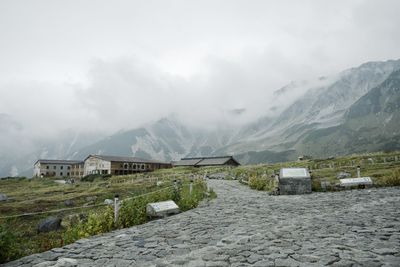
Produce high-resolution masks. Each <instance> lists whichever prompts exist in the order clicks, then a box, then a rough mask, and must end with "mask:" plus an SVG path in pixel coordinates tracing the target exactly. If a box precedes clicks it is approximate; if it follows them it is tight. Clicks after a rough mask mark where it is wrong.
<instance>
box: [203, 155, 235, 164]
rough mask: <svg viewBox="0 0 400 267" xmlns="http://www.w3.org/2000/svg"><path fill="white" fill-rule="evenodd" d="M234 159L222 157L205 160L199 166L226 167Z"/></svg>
mask: <svg viewBox="0 0 400 267" xmlns="http://www.w3.org/2000/svg"><path fill="white" fill-rule="evenodd" d="M231 158H232V157H221V158H205V159H203V160H202V161H200V162H199V163H197V165H199V166H205V165H224V164H225V163H227V162H228V161H229V160H230V159H231Z"/></svg>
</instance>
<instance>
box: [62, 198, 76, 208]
mask: <svg viewBox="0 0 400 267" xmlns="http://www.w3.org/2000/svg"><path fill="white" fill-rule="evenodd" d="M64 204H65V206H67V207H72V206H74V205H75V203H74V201H72V200H71V199H67V200H65V201H64Z"/></svg>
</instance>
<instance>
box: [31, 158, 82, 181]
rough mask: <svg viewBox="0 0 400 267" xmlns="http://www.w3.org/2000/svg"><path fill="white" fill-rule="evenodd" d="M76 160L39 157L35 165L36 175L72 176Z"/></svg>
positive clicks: (34, 172)
mask: <svg viewBox="0 0 400 267" xmlns="http://www.w3.org/2000/svg"><path fill="white" fill-rule="evenodd" d="M79 163H80V161H76V160H55V159H39V160H38V161H36V162H35V164H34V165H33V176H34V177H70V176H72V166H73V165H75V164H79Z"/></svg>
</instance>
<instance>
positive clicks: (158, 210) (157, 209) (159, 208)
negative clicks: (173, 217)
mask: <svg viewBox="0 0 400 267" xmlns="http://www.w3.org/2000/svg"><path fill="white" fill-rule="evenodd" d="M146 213H147V216H150V217H165V216H167V215H170V214H177V213H179V207H178V205H176V203H175V202H174V201H172V200H168V201H162V202H155V203H149V204H147V207H146Z"/></svg>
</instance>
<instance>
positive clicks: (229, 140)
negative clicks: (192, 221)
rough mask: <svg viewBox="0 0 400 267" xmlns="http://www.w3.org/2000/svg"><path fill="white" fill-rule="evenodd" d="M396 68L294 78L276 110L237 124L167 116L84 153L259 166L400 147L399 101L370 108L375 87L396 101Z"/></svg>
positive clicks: (368, 66)
mask: <svg viewBox="0 0 400 267" xmlns="http://www.w3.org/2000/svg"><path fill="white" fill-rule="evenodd" d="M399 69H400V60H389V61H386V62H368V63H365V64H362V65H361V66H359V67H357V68H351V69H348V70H345V71H343V72H341V73H339V74H338V75H336V76H335V77H323V78H318V79H317V80H316V81H312V82H309V81H301V82H291V83H290V84H289V85H287V86H285V87H283V88H281V89H279V90H277V91H276V92H275V93H274V96H273V97H274V98H273V99H270V100H266V102H268V103H269V102H272V103H274V104H275V105H277V106H274V110H275V111H277V112H275V115H272V116H271V115H269V116H261V117H260V118H259V119H257V120H256V121H254V122H252V123H249V124H246V125H244V126H242V127H240V128H237V127H232V128H229V127H228V128H224V129H215V130H205V129H198V128H193V127H190V126H188V125H185V124H183V123H180V122H179V121H178V120H177V119H176V118H164V119H161V120H159V121H157V122H155V123H153V124H149V125H147V126H145V127H141V128H138V129H134V130H130V131H125V132H120V133H117V134H115V135H113V136H110V137H108V138H107V139H104V140H101V141H100V142H97V143H95V144H93V145H91V146H88V147H86V148H85V149H84V150H81V151H80V154H79V155H80V157H84V156H85V155H87V154H90V153H104V154H118V155H132V156H138V157H144V158H156V159H159V160H166V161H169V160H177V159H179V158H181V157H185V156H206V155H225V154H233V155H236V156H237V157H238V159H239V160H241V162H242V163H258V162H277V161H284V160H289V159H290V160H293V159H295V158H296V157H297V156H298V155H299V154H309V155H312V156H317V157H327V156H331V155H337V154H348V153H352V152H365V151H375V150H380V149H387V148H388V147H398V146H393V145H390V144H392V143H396V144H398V139H396V138H397V136H396V134H394V135H393V134H392V135H388V134H386V133H387V131H392V128H396V127H395V126H394V124H395V123H394V122H395V121H396V119H398V117H397V115H396V114H395V112H396V111H395V110H394V108H393V107H394V106H395V103H392V102H391V101H388V100H385V101H386V102H385V101H384V100H379V101H381V102H382V101H384V102H382V103H381V102H379V103H380V104H379V107H381V108H382V105H383V103H385V105H389V107H385V110H389V112H381V113H379V115H377V114H375V113H368V114H366V113H365V110H370V108H371V103H375V102H374V99H375V98H376V97H377V95H378V93H377V92H378V90H380V91H379V92H380V94H381V95H380V97H386V98H388V97H390V99H397V98H395V97H396V95H397V96H398V91H395V90H394V91H393V90H392V91H390V92H389V91H388V92H387V90H385V89H384V88H386V87H387V84H392V86H394V87H395V88H396V86H395V85H394V84H395V81H396V78H395V77H396V74H397V72H398V70H399ZM304 89H306V90H304ZM293 95H294V97H293ZM389 95H390V96H389ZM386 98H385V99H386ZM367 99H368V100H367ZM288 102H289V104H288ZM375 104H376V103H375ZM376 105H377V104H376ZM280 109H281V110H280ZM373 110H377V107H375V106H374V109H373ZM361 111H363V112H364V113H362V112H361ZM357 112H358V113H357ZM360 112H361V113H360ZM272 114H274V113H272ZM355 114H358V115H357V116H358V117H357V118H355V116H356V115H355ZM372 121H374V122H376V123H378V122H381V123H383V122H387V123H386V124H385V126H382V125H378V124H377V125H375V124H374V125H375V126H374V127H376V128H374V130H373V131H372V129H370V126H368V125H372V124H371V122H372ZM354 127H356V129H357V130H354ZM371 127H372V126H371ZM363 131H364V132H363ZM361 132H363V134H360V133H361ZM367 132H368V133H369V134H371V136H370V138H367V139H366V140H369V141H368V142H370V141H371V140H374V143H377V144H375V145H372V143H368V144H366V145H364V146H360V145H359V144H360V142H361V141H360V140H358V139H359V138H361V136H364V135H367ZM392 132H393V131H392ZM394 132H396V131H394ZM345 139H346V140H347V141H346V142H344V141H343V142H344V143H343V145H338V141H339V140H345ZM361 140H362V139H361Z"/></svg>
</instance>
